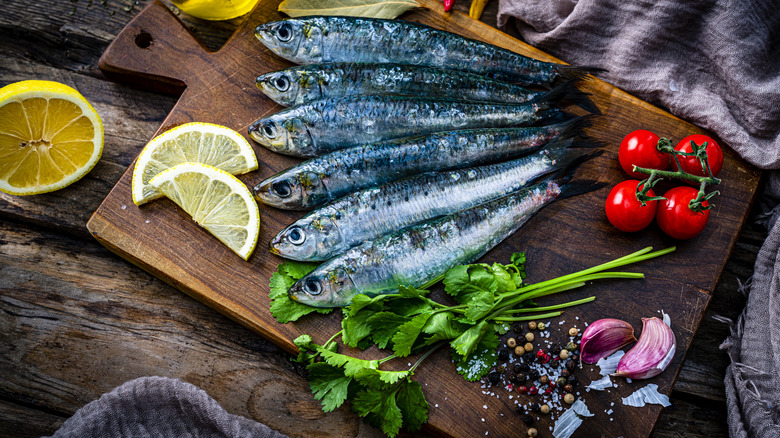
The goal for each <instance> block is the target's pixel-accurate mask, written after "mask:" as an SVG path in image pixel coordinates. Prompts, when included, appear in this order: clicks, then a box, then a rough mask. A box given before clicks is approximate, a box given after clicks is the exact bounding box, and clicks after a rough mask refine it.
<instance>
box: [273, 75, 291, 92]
mask: <svg viewBox="0 0 780 438" xmlns="http://www.w3.org/2000/svg"><path fill="white" fill-rule="evenodd" d="M274 86H276V89H277V90H279V91H287V90H288V89H289V88H290V80H289V79H287V76H278V77H277V78H276V80H275V81H274Z"/></svg>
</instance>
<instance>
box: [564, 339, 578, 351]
mask: <svg viewBox="0 0 780 438" xmlns="http://www.w3.org/2000/svg"><path fill="white" fill-rule="evenodd" d="M566 349H567V350H569V353H573V352H574V351H576V350H577V344H575V343H574V342H569V343H568V344H566Z"/></svg>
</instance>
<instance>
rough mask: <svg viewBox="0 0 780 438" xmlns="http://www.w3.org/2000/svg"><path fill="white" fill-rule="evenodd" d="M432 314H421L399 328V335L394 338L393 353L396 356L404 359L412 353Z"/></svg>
mask: <svg viewBox="0 0 780 438" xmlns="http://www.w3.org/2000/svg"><path fill="white" fill-rule="evenodd" d="M432 314H433V312H430V311H428V312H424V313H421V314H419V315H417V316H415V317H414V318H412V319H411V320H410V321H407V322H406V323H404V324H403V325H401V326H400V327H398V333H396V334H395V335H394V336H393V353H395V355H396V356H399V357H404V356H408V355H410V354H411V353H412V347H413V346H414V343H415V341H417V338H418V337H419V336H420V332H422V329H423V327H425V323H426V322H428V318H430V317H431V315H432Z"/></svg>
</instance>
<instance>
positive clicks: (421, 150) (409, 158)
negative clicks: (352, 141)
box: [290, 125, 562, 199]
mask: <svg viewBox="0 0 780 438" xmlns="http://www.w3.org/2000/svg"><path fill="white" fill-rule="evenodd" d="M561 132H562V131H561V127H560V125H550V126H544V127H538V128H506V129H485V130H473V131H454V132H444V133H438V134H432V135H429V136H426V137H417V138H413V139H404V140H397V141H391V142H388V143H378V144H371V145H367V146H358V147H354V148H349V149H344V150H342V151H336V152H333V153H331V154H328V155H325V156H323V157H319V158H314V159H311V160H309V161H306V162H304V163H301V164H300V165H299V166H298V167H295V168H292V169H290V171H291V173H292V172H295V173H301V172H314V173H315V174H318V175H320V177H321V178H322V181H323V183H324V185H325V186H326V187H327V190H328V194H327V195H328V199H336V198H338V197H341V196H343V195H345V194H347V193H349V192H353V191H355V190H359V189H363V188H366V187H372V186H376V185H379V184H382V183H385V182H387V181H391V180H394V179H399V178H402V177H404V176H409V175H414V174H417V173H421V172H428V171H431V170H443V169H448V168H452V167H462V166H473V165H478V164H483V163H486V162H490V161H498V160H501V159H504V158H508V157H511V156H517V155H520V154H521V153H523V152H524V151H529V150H533V149H535V148H537V147H539V146H542V145H544V144H545V143H547V142H548V141H550V140H551V139H553V138H554V137H556V136H557V135H559V134H560V133H561ZM452 157H458V160H457V162H454V161H453V160H452Z"/></svg>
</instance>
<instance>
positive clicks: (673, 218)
mask: <svg viewBox="0 0 780 438" xmlns="http://www.w3.org/2000/svg"><path fill="white" fill-rule="evenodd" d="M698 193H699V190H698V189H695V188H693V187H687V186H681V187H675V188H673V189H671V190H669V191H668V192H666V193H665V194H664V198H666V199H665V200H663V201H660V202H659V203H658V212H657V213H656V221H657V222H658V226H659V227H661V230H662V231H663V232H664V233H666V234H667V235H668V236H670V237H673V238H675V239H680V240H684V239H690V238H692V237H694V236H697V235H698V234H699V233H701V232H702V230H703V229H704V227H705V226H706V225H707V220H709V218H710V211H709V210H703V211H700V212H695V211H693V210H691V208H690V207H689V204H690V202H691V200H693V199H694V198H696V195H698ZM702 206H704V207H707V206H709V202H707V201H703V202H702Z"/></svg>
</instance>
